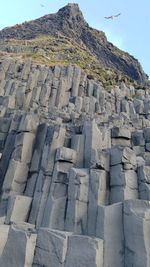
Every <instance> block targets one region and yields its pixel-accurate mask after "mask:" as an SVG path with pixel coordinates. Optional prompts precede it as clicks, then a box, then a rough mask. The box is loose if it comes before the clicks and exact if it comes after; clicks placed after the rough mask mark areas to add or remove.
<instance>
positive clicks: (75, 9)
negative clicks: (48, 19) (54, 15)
mask: <svg viewBox="0 0 150 267" xmlns="http://www.w3.org/2000/svg"><path fill="white" fill-rule="evenodd" d="M58 14H59V15H65V16H67V15H69V16H72V17H74V18H76V17H78V16H80V17H81V18H82V19H84V17H83V14H82V12H81V10H80V8H79V5H78V4H74V3H69V4H67V5H66V6H64V7H62V8H61V9H59V11H58Z"/></svg>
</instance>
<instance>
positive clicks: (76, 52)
mask: <svg viewBox="0 0 150 267" xmlns="http://www.w3.org/2000/svg"><path fill="white" fill-rule="evenodd" d="M4 46H5V47H6V51H3V52H1V53H3V54H4V53H7V54H9V55H10V56H12V57H15V58H17V59H20V60H21V59H22V60H23V61H24V60H26V59H29V58H30V59H32V61H33V62H34V63H36V64H45V65H48V66H54V65H68V64H72V65H73V64H74V65H78V66H80V67H81V68H82V69H83V70H84V71H85V72H86V73H87V74H88V75H89V77H91V78H93V79H96V80H98V81H100V82H101V83H102V84H103V85H104V86H105V87H107V86H110V85H116V84H117V83H118V81H119V80H121V79H125V78H126V80H129V79H128V78H127V77H125V76H122V75H121V74H118V72H115V71H114V70H112V69H106V68H104V67H103V66H102V65H101V64H100V63H99V61H98V60H97V59H96V57H95V56H93V54H92V53H91V52H90V51H89V50H88V49H87V47H86V46H85V45H84V44H83V43H81V44H78V43H76V42H75V41H73V40H72V39H69V38H67V37H65V36H62V35H60V36H58V37H52V36H38V37H37V38H35V39H32V40H15V39H10V40H6V41H5V43H4Z"/></svg>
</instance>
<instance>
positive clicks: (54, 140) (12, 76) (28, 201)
mask: <svg viewBox="0 0 150 267" xmlns="http://www.w3.org/2000/svg"><path fill="white" fill-rule="evenodd" d="M59 12H64V9H63V10H62V11H59ZM62 40H63V41H64V39H62ZM34 41H35V40H34ZM5 42H7V40H5ZM12 42H15V41H14V40H13V41H12ZM18 42H24V41H22V40H20V41H18ZM13 44H15V43H13ZM9 45H10V43H9V44H8V48H9V49H15V51H14V52H13V53H12V51H11V52H10V51H8V53H4V54H3V53H2V55H1V58H0V266H2V267H31V266H33V267H43V266H44V267H110V266H111V267H123V266H126V267H131V266H135V267H148V266H150V244H149V242H150V202H149V201H150V88H149V87H148V86H147V87H143V86H141V87H140V85H138V86H134V84H133V83H129V82H126V81H123V80H122V79H120V80H117V82H116V84H114V85H111V86H110V87H109V88H108V86H105V83H103V81H102V82H101V81H100V79H101V78H100V76H99V81H98V80H96V78H95V79H93V78H92V77H91V76H89V75H88V74H87V73H86V72H85V70H83V69H81V68H80V67H79V66H77V65H74V64H69V65H68V64H66V65H62V64H60V65H58V64H56V65H55V66H54V65H52V66H50V65H45V64H40V63H39V62H38V64H36V63H35V62H34V61H33V60H31V59H28V60H23V58H21V60H20V58H19V57H18V55H19V52H16V49H18V48H19V46H15V45H16V44H15V45H14V46H12V47H10V46H9ZM25 46H26V44H25ZM5 47H6V43H5V45H4V46H3V48H4V49H5ZM27 49H28V46H27ZM30 49H31V46H30ZM37 49H39V48H38V47H37ZM3 52H5V51H3ZM54 52H56V51H54ZM57 52H58V51H57ZM58 54H59V53H58ZM89 59H90V57H89Z"/></svg>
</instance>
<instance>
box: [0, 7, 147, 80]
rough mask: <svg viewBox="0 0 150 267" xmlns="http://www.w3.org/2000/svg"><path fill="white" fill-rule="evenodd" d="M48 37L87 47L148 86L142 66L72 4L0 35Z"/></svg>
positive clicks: (104, 63)
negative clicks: (59, 38) (91, 25)
mask: <svg viewBox="0 0 150 267" xmlns="http://www.w3.org/2000/svg"><path fill="white" fill-rule="evenodd" d="M41 35H47V36H54V37H58V36H59V35H63V36H65V37H68V38H70V39H71V40H74V41H75V42H76V43H78V44H80V45H84V46H85V47H86V49H88V50H89V51H90V52H91V53H92V55H93V56H95V57H96V58H97V60H98V61H99V63H100V64H101V66H102V67H105V68H111V69H113V70H115V71H116V70H117V71H118V72H121V73H123V74H124V75H127V76H128V77H130V78H131V79H133V80H136V81H137V82H138V83H146V82H147V75H146V74H145V73H144V72H143V70H142V68H141V65H140V64H139V62H138V61H137V60H136V59H135V58H134V57H133V56H131V55H129V54H128V53H125V52H123V51H121V50H119V49H118V48H117V47H115V46H114V45H113V44H111V43H109V42H108V41H107V39H106V36H105V34H104V33H103V32H102V31H98V30H95V29H92V28H91V27H90V26H89V25H88V24H87V23H86V21H85V20H84V17H83V15H82V12H81V11H80V9H79V6H78V5H77V4H68V5H67V6H65V7H64V8H62V9H60V10H59V11H58V12H57V13H56V14H49V15H46V16H44V17H41V18H39V19H36V20H33V21H29V22H25V23H23V24H20V25H15V26H14V27H10V28H5V29H3V30H2V31H0V40H5V39H12V38H13V39H14V38H15V39H21V40H22V39H24V40H26V39H33V38H35V37H37V36H41Z"/></svg>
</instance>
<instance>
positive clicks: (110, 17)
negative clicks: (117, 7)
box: [104, 13, 121, 19]
mask: <svg viewBox="0 0 150 267" xmlns="http://www.w3.org/2000/svg"><path fill="white" fill-rule="evenodd" d="M120 15H121V13H118V14H116V15H112V16H109V17H104V18H105V19H114V18H117V17H119V16H120Z"/></svg>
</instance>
